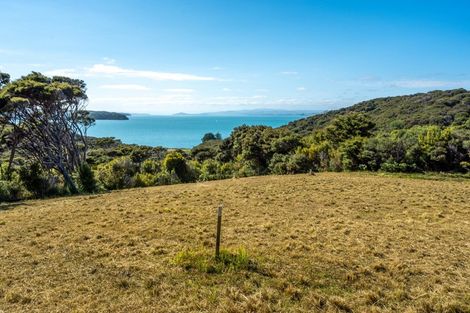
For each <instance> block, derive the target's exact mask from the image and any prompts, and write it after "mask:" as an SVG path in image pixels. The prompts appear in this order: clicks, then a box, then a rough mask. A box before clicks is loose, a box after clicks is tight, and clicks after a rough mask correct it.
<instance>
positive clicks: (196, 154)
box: [191, 140, 222, 162]
mask: <svg viewBox="0 0 470 313" xmlns="http://www.w3.org/2000/svg"><path fill="white" fill-rule="evenodd" d="M221 145H222V140H209V141H206V142H203V143H201V144H199V145H197V146H195V147H193V148H192V149H191V156H192V157H193V158H194V159H195V160H196V161H198V162H203V161H204V160H208V159H215V158H216V157H217V155H218V154H219V153H220V147H221Z"/></svg>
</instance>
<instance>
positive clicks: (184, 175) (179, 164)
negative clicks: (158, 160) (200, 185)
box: [163, 151, 194, 183]
mask: <svg viewBox="0 0 470 313" xmlns="http://www.w3.org/2000/svg"><path fill="white" fill-rule="evenodd" d="M163 168H164V169H165V170H166V171H167V172H169V173H171V172H175V173H176V175H177V176H178V178H179V179H180V180H181V181H182V182H183V183H187V182H190V181H193V180H194V177H193V175H192V173H191V171H190V169H189V167H188V165H187V164H186V160H185V158H184V156H183V154H181V153H180V152H178V151H172V152H170V153H168V154H167V155H166V156H165V158H164V159H163Z"/></svg>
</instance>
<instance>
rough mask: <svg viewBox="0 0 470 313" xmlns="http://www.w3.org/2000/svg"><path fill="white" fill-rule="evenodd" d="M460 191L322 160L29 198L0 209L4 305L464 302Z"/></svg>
mask: <svg viewBox="0 0 470 313" xmlns="http://www.w3.org/2000/svg"><path fill="white" fill-rule="evenodd" d="M469 195H470V183H469V182H468V181H453V180H443V181H436V180H425V179H419V180H417V179H411V178H398V177H383V176H377V175H367V174H364V173H358V174H356V173H320V174H317V175H315V176H311V175H293V176H267V177H251V178H244V179H234V180H225V181H214V182H207V183H197V184H185V185H173V186H162V187H152V188H143V189H131V190H123V191H119V192H111V193H108V194H103V195H93V196H76V197H70V198H60V199H50V200H44V201H25V202H24V203H20V204H18V205H15V206H14V207H9V208H8V210H0V310H3V311H4V312H8V313H10V312H225V313H228V312H231V313H233V312H442V313H444V312H448V313H451V312H469V311H470V264H469V261H468V260H470V246H469V238H470V218H469V216H470V204H469ZM221 202H223V203H224V207H225V209H224V216H223V224H222V225H223V226H222V247H223V249H224V252H223V257H222V258H221V260H215V259H213V256H212V254H213V251H214V241H215V224H216V207H217V206H218V205H219V204H220V203H221ZM194 247H200V248H197V249H195V248H194ZM237 247H243V248H244V249H245V250H237ZM247 251H248V252H249V253H247Z"/></svg>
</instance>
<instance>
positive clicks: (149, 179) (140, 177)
mask: <svg viewBox="0 0 470 313" xmlns="http://www.w3.org/2000/svg"><path fill="white" fill-rule="evenodd" d="M157 181H158V179H157V175H156V174H150V173H145V172H144V173H138V174H136V175H135V186H136V187H150V186H155V185H157Z"/></svg>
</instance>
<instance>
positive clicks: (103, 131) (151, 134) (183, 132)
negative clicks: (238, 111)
mask: <svg viewBox="0 0 470 313" xmlns="http://www.w3.org/2000/svg"><path fill="white" fill-rule="evenodd" d="M304 117H305V115H272V116H271V115H270V116H255V115H253V116H251V115H250V116H203V115H185V116H153V115H152V116H130V117H129V120H125V121H114V120H113V121H109V120H98V121H96V124H95V125H94V126H92V127H91V128H90V129H89V130H88V135H89V136H93V137H115V138H116V139H120V140H121V141H122V142H123V143H128V144H139V145H147V146H153V147H156V146H163V147H167V148H192V147H194V146H196V145H198V144H199V143H201V138H202V136H204V134H205V133H208V132H212V133H217V132H219V133H220V134H221V135H222V137H224V138H225V137H227V136H229V135H230V133H231V132H232V130H233V128H235V127H237V126H240V125H243V124H246V125H266V126H272V127H278V126H282V125H285V124H287V123H288V122H290V121H294V120H297V119H300V118H304Z"/></svg>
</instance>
